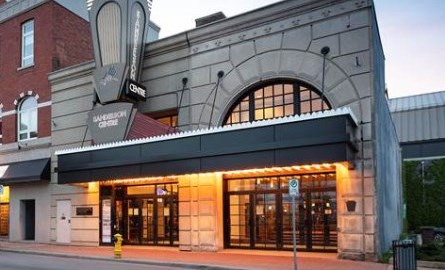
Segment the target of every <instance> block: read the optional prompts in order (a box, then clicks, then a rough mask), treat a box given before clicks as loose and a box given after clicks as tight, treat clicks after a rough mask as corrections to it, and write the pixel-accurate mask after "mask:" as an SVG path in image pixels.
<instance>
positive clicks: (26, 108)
mask: <svg viewBox="0 0 445 270" xmlns="http://www.w3.org/2000/svg"><path fill="white" fill-rule="evenodd" d="M18 122H19V123H18V139H19V141H23V140H29V139H33V138H37V100H36V99H35V97H33V96H29V97H27V98H25V99H24V100H23V101H22V102H21V103H20V105H19V110H18Z"/></svg>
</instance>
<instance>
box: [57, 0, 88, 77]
mask: <svg viewBox="0 0 445 270" xmlns="http://www.w3.org/2000/svg"><path fill="white" fill-rule="evenodd" d="M53 6H54V12H53V14H54V21H55V22H56V23H55V25H54V29H53V31H54V43H53V46H54V55H53V57H56V58H57V59H58V61H59V63H60V67H59V68H65V67H69V66H72V65H75V64H80V63H83V62H85V61H87V60H92V59H93V44H92V42H91V30H90V24H89V23H88V22H87V21H85V20H84V19H82V18H81V17H78V16H76V15H74V14H72V13H71V12H70V11H69V10H67V9H65V8H64V7H62V6H60V5H58V4H56V3H54V4H53ZM67 18H69V19H67ZM56 69H57V66H55V67H54V70H56Z"/></svg>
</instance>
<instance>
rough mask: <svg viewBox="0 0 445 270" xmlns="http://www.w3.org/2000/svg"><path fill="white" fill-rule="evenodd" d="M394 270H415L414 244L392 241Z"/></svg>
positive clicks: (413, 242) (406, 241)
mask: <svg viewBox="0 0 445 270" xmlns="http://www.w3.org/2000/svg"><path fill="white" fill-rule="evenodd" d="M392 251H393V256H394V258H393V267H394V270H416V269H417V261H416V242H415V241H413V240H394V241H392Z"/></svg>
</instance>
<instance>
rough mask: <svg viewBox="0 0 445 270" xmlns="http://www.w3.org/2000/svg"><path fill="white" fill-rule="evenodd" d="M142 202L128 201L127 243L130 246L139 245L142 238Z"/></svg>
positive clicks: (136, 200)
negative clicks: (140, 205) (140, 204)
mask: <svg viewBox="0 0 445 270" xmlns="http://www.w3.org/2000/svg"><path fill="white" fill-rule="evenodd" d="M139 203H140V200H138V199H129V200H128V201H127V220H126V221H127V231H126V239H125V240H126V242H127V243H128V244H139V243H140V236H141V215H140V207H139Z"/></svg>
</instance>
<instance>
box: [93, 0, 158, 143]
mask: <svg viewBox="0 0 445 270" xmlns="http://www.w3.org/2000/svg"><path fill="white" fill-rule="evenodd" d="M149 16H150V11H149V9H148V4H147V1H146V0H95V1H94V4H93V8H92V9H91V11H90V23H91V33H92V38H93V47H94V60H95V62H96V69H95V70H94V72H93V78H94V88H95V94H96V97H97V102H98V103H99V104H101V105H103V106H100V107H97V108H95V109H94V110H93V111H91V112H90V113H89V115H88V117H89V119H88V127H89V129H90V131H91V134H92V136H93V140H94V143H96V144H97V143H105V142H110V141H118V140H123V139H125V137H126V135H127V134H128V130H129V128H130V127H131V121H132V119H133V118H134V114H135V108H134V103H136V102H138V101H145V99H146V94H147V90H146V88H145V87H144V86H143V85H141V84H140V83H139V79H140V75H141V69H142V60H143V54H144V47H145V46H144V45H145V40H146V36H147V31H148V21H149ZM116 103H118V104H119V105H117V104H116ZM129 106H130V107H131V112H130V113H125V114H123V113H121V111H122V107H126V110H127V109H128V107H129ZM114 110H118V111H114ZM114 116H119V117H118V118H119V119H117V118H116V117H114ZM113 117H114V118H113ZM108 118H110V119H108ZM111 118H113V119H111ZM115 118H116V119H115ZM99 120H101V121H99ZM108 120H109V121H108ZM104 121H108V122H109V123H111V124H112V125H111V124H110V125H108V124H104ZM108 122H107V123H108ZM116 129H119V131H122V130H124V131H125V132H119V135H118V136H103V135H104V134H109V133H113V131H115V130H116Z"/></svg>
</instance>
